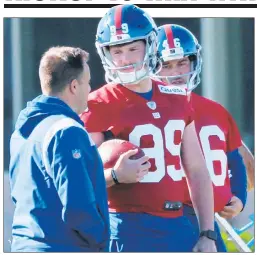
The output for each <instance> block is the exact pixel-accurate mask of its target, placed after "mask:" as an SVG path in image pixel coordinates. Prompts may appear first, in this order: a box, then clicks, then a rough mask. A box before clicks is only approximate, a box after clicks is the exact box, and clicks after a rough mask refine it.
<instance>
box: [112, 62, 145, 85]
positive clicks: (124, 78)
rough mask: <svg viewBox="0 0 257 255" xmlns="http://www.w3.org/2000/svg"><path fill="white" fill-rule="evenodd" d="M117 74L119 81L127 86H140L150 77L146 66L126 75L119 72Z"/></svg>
mask: <svg viewBox="0 0 257 255" xmlns="http://www.w3.org/2000/svg"><path fill="white" fill-rule="evenodd" d="M116 72H117V76H118V78H119V81H121V83H122V84H125V85H127V84H128V85H129V84H138V83H139V82H141V81H142V80H144V79H146V78H147V77H148V75H147V74H148V71H147V70H146V69H145V67H144V65H143V66H142V68H140V70H138V71H136V70H134V71H133V72H128V73H124V72H121V71H118V70H117V71H116Z"/></svg>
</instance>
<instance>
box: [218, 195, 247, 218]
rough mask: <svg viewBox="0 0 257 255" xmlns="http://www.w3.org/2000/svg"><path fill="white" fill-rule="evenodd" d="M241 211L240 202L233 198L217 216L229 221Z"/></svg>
mask: <svg viewBox="0 0 257 255" xmlns="http://www.w3.org/2000/svg"><path fill="white" fill-rule="evenodd" d="M242 209H243V203H242V201H241V200H240V199H239V198H238V197H236V196H233V197H232V198H231V201H230V202H229V204H228V205H227V206H225V207H224V209H223V210H222V211H221V212H219V215H220V216H221V217H223V218H225V219H231V218H233V217H235V216H237V215H238V214H239V213H240V212H241V211H242Z"/></svg>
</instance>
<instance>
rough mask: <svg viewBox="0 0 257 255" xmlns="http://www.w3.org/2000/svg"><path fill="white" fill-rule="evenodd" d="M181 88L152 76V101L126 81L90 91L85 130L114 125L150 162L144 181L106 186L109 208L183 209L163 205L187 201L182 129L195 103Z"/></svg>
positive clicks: (156, 211) (171, 214)
mask: <svg viewBox="0 0 257 255" xmlns="http://www.w3.org/2000/svg"><path fill="white" fill-rule="evenodd" d="M178 91H179V90H177V89H176V88H175V89H173V90H172V89H171V88H167V87H165V86H164V84H163V83H161V82H157V81H153V96H152V99H151V100H149V101H148V100H146V99H144V98H143V97H141V96H139V95H138V94H137V93H135V92H133V91H130V90H129V89H127V88H125V87H124V86H122V85H113V84H107V85H105V86H103V87H102V88H100V89H98V90H96V91H94V92H92V93H90V95H89V101H88V110H87V111H86V112H84V113H83V114H82V115H81V119H82V120H83V122H84V123H85V128H86V129H87V131H88V132H103V131H107V130H111V131H112V133H113V134H114V136H115V138H119V139H124V140H128V141H130V142H131V143H133V144H135V145H137V146H139V147H140V148H142V149H143V150H144V152H145V154H146V155H147V156H149V157H150V162H151V169H150V171H149V173H148V174H147V175H146V176H145V177H144V179H143V180H142V181H141V182H139V183H135V184H121V185H114V186H112V187H110V188H108V198H109V208H110V211H111V212H146V213H151V214H154V215H159V216H164V217H177V216H180V215H182V210H180V211H176V212H174V211H167V210H165V209H164V204H165V201H172V202H174V201H180V202H183V201H185V200H184V198H185V193H184V179H183V177H184V174H183V170H182V169H181V167H180V164H181V162H180V160H181V159H180V148H181V140H182V135H183V131H184V129H185V127H186V125H188V124H189V123H190V122H191V121H192V109H191V107H190V104H189V103H188V102H187V98H186V96H185V95H181V94H179V92H178Z"/></svg>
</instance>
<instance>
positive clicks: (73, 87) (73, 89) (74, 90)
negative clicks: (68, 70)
mask: <svg viewBox="0 0 257 255" xmlns="http://www.w3.org/2000/svg"><path fill="white" fill-rule="evenodd" d="M78 85H79V83H78V81H77V79H74V80H72V82H71V83H70V84H69V88H70V92H71V93H72V94H77V90H78Z"/></svg>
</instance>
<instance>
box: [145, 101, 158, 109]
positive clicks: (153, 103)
mask: <svg viewBox="0 0 257 255" xmlns="http://www.w3.org/2000/svg"><path fill="white" fill-rule="evenodd" d="M146 104H147V106H148V107H149V108H150V109H152V110H155V109H156V103H155V102H154V101H150V102H147V103H146Z"/></svg>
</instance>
